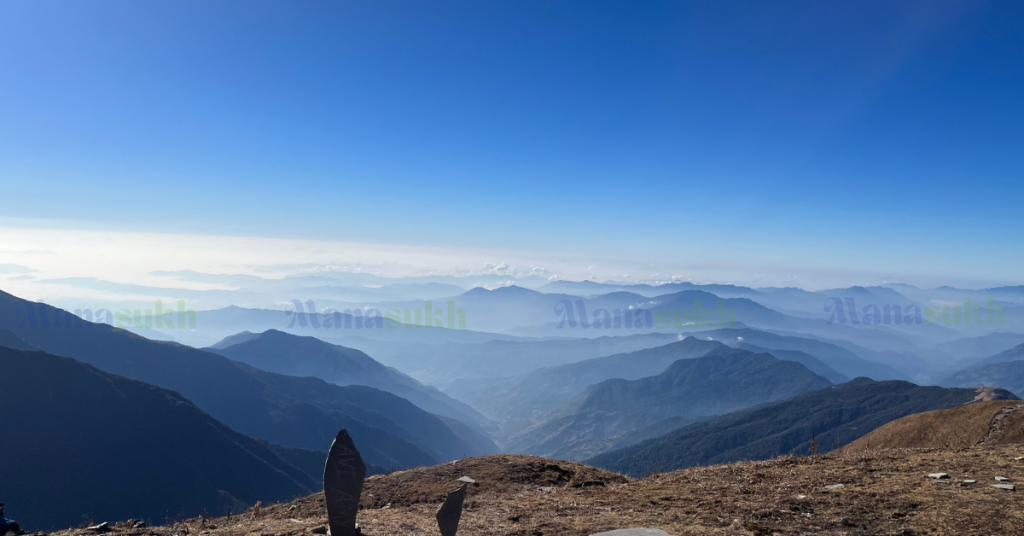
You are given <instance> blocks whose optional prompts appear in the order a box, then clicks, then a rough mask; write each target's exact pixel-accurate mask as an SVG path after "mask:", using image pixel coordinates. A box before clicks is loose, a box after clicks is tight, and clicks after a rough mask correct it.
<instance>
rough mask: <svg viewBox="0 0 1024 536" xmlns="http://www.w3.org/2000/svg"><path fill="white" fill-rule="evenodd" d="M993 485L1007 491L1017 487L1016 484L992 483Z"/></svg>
mask: <svg viewBox="0 0 1024 536" xmlns="http://www.w3.org/2000/svg"><path fill="white" fill-rule="evenodd" d="M992 487H993V488H999V489H1005V490H1006V491H1014V490H1016V489H1017V488H1016V486H1014V485H1013V484H992Z"/></svg>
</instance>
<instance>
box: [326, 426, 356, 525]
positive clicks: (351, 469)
mask: <svg viewBox="0 0 1024 536" xmlns="http://www.w3.org/2000/svg"><path fill="white" fill-rule="evenodd" d="M365 479H366V464H364V463H363V458H362V457H361V456H359V451H358V450H356V446H355V444H354V443H352V438H351V437H349V435H348V431H347V430H345V429H342V430H341V431H340V432H338V437H336V438H334V443H332V444H331V450H330V452H329V453H328V454H327V465H326V466H324V498H325V499H326V501H327V521H328V524H329V525H330V527H331V536H355V535H356V534H358V533H359V532H358V530H357V529H356V512H358V511H359V494H360V493H362V491H363V480H365Z"/></svg>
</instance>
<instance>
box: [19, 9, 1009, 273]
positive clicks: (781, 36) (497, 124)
mask: <svg viewBox="0 0 1024 536" xmlns="http://www.w3.org/2000/svg"><path fill="white" fill-rule="evenodd" d="M1022 175H1024V2H1019V1H1003V2H986V1H977V0H971V1H964V2H945V1H936V0H927V1H921V2H894V1H889V0H887V1H879V2H872V1H859V2H817V1H815V2H762V1H754V2H734V1H724V2H708V1H698V2H682V1H670V2H654V1H641V2H626V1H614V2H601V1H593V0H587V1H580V2H568V1H565V2H557V1H555V2H553V1H545V2H534V1H520V0H516V1H511V0H509V1H479V0H476V1H466V2H422V1H408V2H393V1H382V0H374V1H327V0H324V1H318V2H304V1H291V0H290V1H287V2H285V1H279V0H275V1H270V2H263V1H255V0H245V1H236V2H232V1H217V2H209V1H182V0H174V1H169V0H168V1H161V2H155V1H140V0H128V1H95V2H74V1H63V2H52V1H46V0H5V1H3V2H0V192H2V193H0V196H2V200H0V207H2V208H0V224H2V225H5V227H4V229H5V230H4V232H8V233H17V232H18V231H17V229H18V228H19V227H22V228H28V227H50V228H61V227H62V226H63V227H69V228H70V227H75V228H91V229H99V230H104V229H108V230H113V229H116V230H121V231H137V232H151V233H157V232H159V233H180V234H210V235H236V236H242V235H244V236H247V237H267V238H304V239H316V240H335V241H348V242H368V243H385V244H407V245H415V246H430V247H440V248H446V247H448V248H471V249H472V248H483V249H487V250H509V251H520V252H521V251H539V252H545V253H544V254H545V255H549V256H550V255H551V254H555V253H558V252H568V253H571V254H572V255H574V256H579V257H580V258H585V257H586V256H587V255H595V256H596V255H612V254H614V255H615V256H617V257H621V258H636V259H644V260H645V261H651V262H654V261H658V262H661V261H665V262H673V263H678V264H679V265H686V266H697V265H699V266H703V267H704V268H705V272H704V273H705V276H704V279H706V280H713V279H715V277H714V267H715V266H717V265H721V266H730V267H733V268H735V267H737V266H739V267H743V269H745V270H747V271H748V272H749V274H750V278H749V279H753V278H754V274H755V272H757V271H758V270H761V271H765V270H767V271H770V272H771V273H772V274H773V276H774V277H776V278H785V277H787V276H788V275H789V274H791V273H792V274H796V273H799V272H800V271H801V270H806V269H816V270H823V271H840V272H844V273H871V274H881V275H890V276H893V277H897V276H898V277H903V276H910V275H914V274H920V275H934V276H948V277H950V278H959V280H978V281H985V282H989V281H990V282H1003V283H1017V284H1020V283H1024V277H1021V276H1020V275H1019V274H1022V273H1024V226H1022V223H1024V215H1022V214H1024V211H1022V210H1021V199H1022V194H1024V176H1022ZM16 260H17V259H16ZM494 260H496V261H502V260H503V259H501V258H494ZM0 262H3V259H2V258H0ZM730 273H733V272H730ZM729 279H733V280H735V279H737V278H736V277H730V278H729ZM859 282H861V281H849V283H859Z"/></svg>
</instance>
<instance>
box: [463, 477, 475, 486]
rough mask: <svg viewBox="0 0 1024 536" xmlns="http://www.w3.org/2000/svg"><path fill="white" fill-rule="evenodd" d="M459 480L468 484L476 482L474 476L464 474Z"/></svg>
mask: <svg viewBox="0 0 1024 536" xmlns="http://www.w3.org/2000/svg"><path fill="white" fill-rule="evenodd" d="M459 482H465V483H467V484H476V480H473V479H472V478H469V477H468V476H464V477H461V478H459Z"/></svg>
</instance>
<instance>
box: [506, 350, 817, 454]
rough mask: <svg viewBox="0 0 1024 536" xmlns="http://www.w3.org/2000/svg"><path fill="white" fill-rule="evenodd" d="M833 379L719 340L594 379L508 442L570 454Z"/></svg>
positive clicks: (513, 446) (531, 450) (526, 448)
mask: <svg viewBox="0 0 1024 536" xmlns="http://www.w3.org/2000/svg"><path fill="white" fill-rule="evenodd" d="M684 343H685V341H683V342H679V343H676V344H678V345H682V344H684ZM670 346H672V345H670ZM830 385H832V384H831V382H829V381H828V380H826V379H825V378H822V377H821V376H818V375H816V374H814V373H813V372H811V371H810V370H807V368H806V367H804V366H803V365H801V364H800V363H796V362H793V361H781V360H779V359H776V358H774V357H772V356H771V355H769V354H763V353H762V354H755V353H752V352H748V351H746V350H739V349H732V348H728V347H727V346H724V345H720V348H717V349H716V350H714V351H712V352H711V353H708V354H707V355H704V356H702V357H696V358H691V359H680V360H678V361H675V362H673V363H672V364H670V365H669V366H668V368H667V369H666V370H665V371H663V372H661V373H660V374H657V375H654V376H649V377H645V378H640V379H637V380H624V379H618V378H617V379H611V380H605V381H603V382H601V383H598V384H596V385H591V386H590V387H588V388H587V389H586V390H585V391H584V392H583V393H581V394H579V395H578V396H576V397H574V398H573V399H572V400H570V401H569V402H567V403H565V404H563V405H562V406H560V407H558V408H556V409H555V410H552V411H551V412H549V414H548V415H547V416H546V419H545V420H543V421H542V422H541V424H540V425H536V426H533V427H531V428H529V429H527V430H524V431H522V432H519V433H518V434H516V435H514V436H512V438H511V439H510V440H509V445H508V448H509V449H510V450H512V451H514V452H525V453H527V454H536V455H542V456H548V457H555V458H565V457H573V456H574V454H575V448H576V445H578V444H579V443H587V442H590V441H592V440H595V439H603V438H606V437H613V436H621V435H623V434H628V433H630V432H632V431H634V430H639V429H642V428H645V427H647V426H651V425H654V424H656V423H659V422H661V421H665V420H667V419H675V420H679V419H704V418H707V417H711V416H714V415H721V414H724V413H729V412H732V411H737V410H740V409H743V408H748V407H750V406H755V405H757V404H763V403H766V402H773V401H776V400H783V399H786V398H790V397H792V396H795V395H797V394H799V393H802V392H804V391H809V390H813V389H820V388H822V387H826V386H830Z"/></svg>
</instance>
